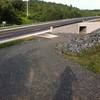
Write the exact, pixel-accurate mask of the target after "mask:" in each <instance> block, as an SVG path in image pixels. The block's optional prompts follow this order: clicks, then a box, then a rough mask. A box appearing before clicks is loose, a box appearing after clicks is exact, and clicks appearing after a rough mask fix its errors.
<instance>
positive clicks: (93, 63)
mask: <svg viewBox="0 0 100 100" xmlns="http://www.w3.org/2000/svg"><path fill="white" fill-rule="evenodd" d="M66 55H67V54H66ZM67 57H69V58H70V59H72V60H74V61H75V62H77V63H79V64H81V65H82V66H83V67H86V68H87V69H88V70H90V71H92V72H95V73H100V45H96V46H94V47H92V48H88V49H87V50H83V51H82V52H80V53H78V54H71V55H70V54H68V55H67Z"/></svg>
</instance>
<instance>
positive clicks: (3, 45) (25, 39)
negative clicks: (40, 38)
mask: <svg viewBox="0 0 100 100" xmlns="http://www.w3.org/2000/svg"><path fill="white" fill-rule="evenodd" d="M30 40H37V37H32V36H31V37H27V38H24V39H19V40H14V41H11V42H7V43H2V44H0V49H1V48H7V47H10V46H13V45H17V44H21V43H23V42H25V41H30Z"/></svg>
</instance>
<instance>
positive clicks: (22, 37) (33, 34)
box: [0, 30, 50, 44]
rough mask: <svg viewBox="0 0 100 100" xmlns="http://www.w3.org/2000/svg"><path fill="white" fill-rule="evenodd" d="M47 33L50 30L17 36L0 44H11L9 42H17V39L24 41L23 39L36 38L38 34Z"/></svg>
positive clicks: (1, 41)
mask: <svg viewBox="0 0 100 100" xmlns="http://www.w3.org/2000/svg"><path fill="white" fill-rule="evenodd" d="M48 32H50V30H45V31H41V32H36V33H32V34H27V35H23V36H18V37H14V38H10V39H6V40H0V44H3V43H7V42H11V41H14V40H18V39H24V38H27V37H30V36H37V35H39V34H44V33H48Z"/></svg>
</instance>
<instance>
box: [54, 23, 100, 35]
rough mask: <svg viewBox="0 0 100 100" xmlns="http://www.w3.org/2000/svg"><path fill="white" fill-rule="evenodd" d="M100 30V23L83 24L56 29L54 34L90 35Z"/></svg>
mask: <svg viewBox="0 0 100 100" xmlns="http://www.w3.org/2000/svg"><path fill="white" fill-rule="evenodd" d="M82 28H83V29H82ZM99 28H100V22H81V23H77V24H72V25H66V26H62V27H58V28H54V29H53V30H52V32H53V33H75V34H88V33H91V32H93V31H95V30H97V29H99Z"/></svg>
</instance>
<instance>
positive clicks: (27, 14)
mask: <svg viewBox="0 0 100 100" xmlns="http://www.w3.org/2000/svg"><path fill="white" fill-rule="evenodd" d="M23 1H26V16H27V18H28V16H29V0H23Z"/></svg>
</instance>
